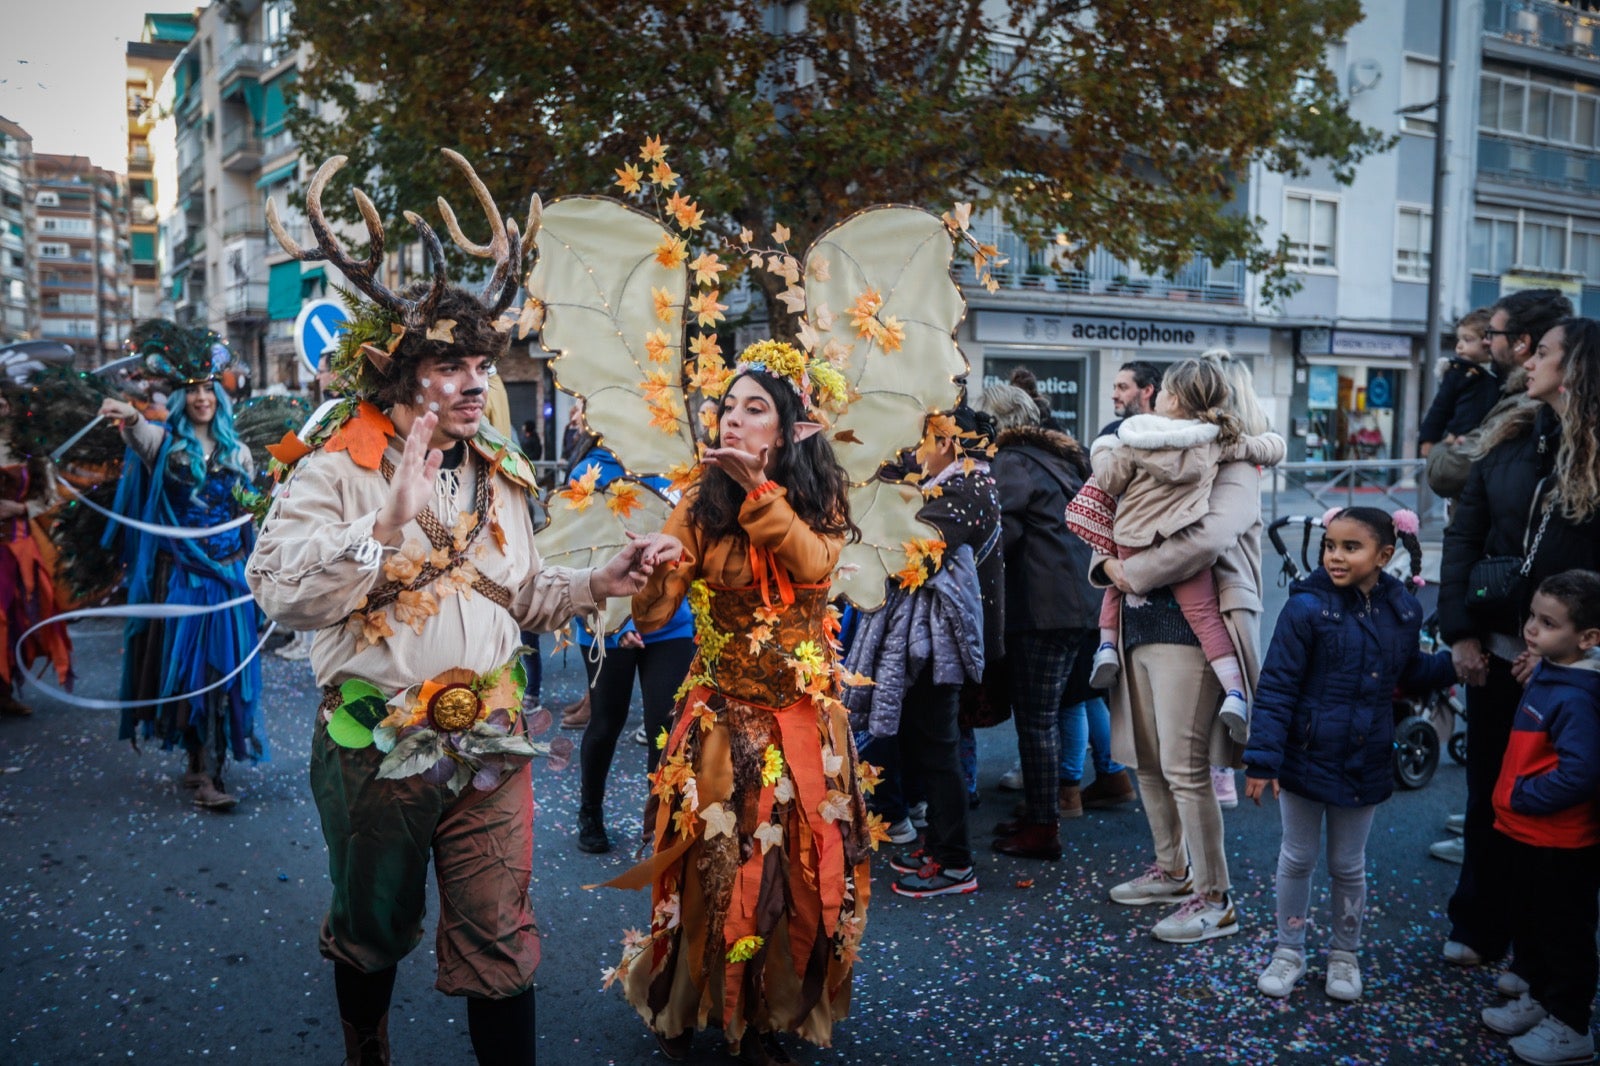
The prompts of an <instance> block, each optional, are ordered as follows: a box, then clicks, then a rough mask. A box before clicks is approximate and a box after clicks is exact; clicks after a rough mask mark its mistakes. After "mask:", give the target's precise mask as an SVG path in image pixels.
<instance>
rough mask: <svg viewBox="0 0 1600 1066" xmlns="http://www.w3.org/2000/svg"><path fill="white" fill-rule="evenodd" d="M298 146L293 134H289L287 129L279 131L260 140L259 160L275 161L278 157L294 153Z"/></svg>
mask: <svg viewBox="0 0 1600 1066" xmlns="http://www.w3.org/2000/svg"><path fill="white" fill-rule="evenodd" d="M299 146H300V145H299V142H297V141H296V140H295V139H294V134H292V133H290V132H289V131H288V129H281V130H279V131H278V132H277V133H274V134H273V135H272V136H270V137H264V138H262V141H261V159H262V161H263V162H265V161H267V160H270V159H276V158H278V157H279V156H280V155H286V154H288V153H289V152H292V151H294V150H295V149H296V148H298V147H299Z"/></svg>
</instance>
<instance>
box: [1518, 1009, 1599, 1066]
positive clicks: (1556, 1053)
mask: <svg viewBox="0 0 1600 1066" xmlns="http://www.w3.org/2000/svg"><path fill="white" fill-rule="evenodd" d="M1511 1050H1512V1051H1513V1052H1514V1053H1515V1054H1516V1056H1517V1058H1519V1059H1521V1060H1522V1061H1523V1062H1532V1063H1535V1064H1537V1066H1562V1064H1565V1063H1580V1062H1590V1061H1592V1060H1593V1059H1594V1037H1593V1036H1591V1035H1590V1034H1589V1033H1588V1032H1582V1033H1580V1032H1578V1031H1577V1030H1576V1029H1571V1028H1568V1027H1567V1025H1566V1023H1564V1022H1562V1021H1559V1020H1558V1019H1555V1018H1546V1019H1544V1021H1542V1022H1540V1023H1539V1024H1538V1025H1536V1026H1534V1027H1533V1028H1532V1029H1530V1030H1529V1031H1528V1032H1526V1033H1524V1034H1523V1035H1521V1036H1517V1037H1512V1038H1511Z"/></svg>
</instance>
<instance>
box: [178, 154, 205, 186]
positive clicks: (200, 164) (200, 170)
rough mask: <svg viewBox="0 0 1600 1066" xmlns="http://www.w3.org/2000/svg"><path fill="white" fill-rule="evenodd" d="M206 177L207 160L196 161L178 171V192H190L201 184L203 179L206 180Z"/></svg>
mask: <svg viewBox="0 0 1600 1066" xmlns="http://www.w3.org/2000/svg"><path fill="white" fill-rule="evenodd" d="M205 175H206V163H205V160H204V159H196V160H195V161H194V162H192V163H190V164H189V165H188V166H186V167H184V168H183V169H182V170H180V171H178V191H179V192H188V191H189V190H190V189H192V188H194V187H195V186H196V185H198V184H200V181H201V179H202V178H204V177H205Z"/></svg>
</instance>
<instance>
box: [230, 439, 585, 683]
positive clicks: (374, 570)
mask: <svg viewBox="0 0 1600 1066" xmlns="http://www.w3.org/2000/svg"><path fill="white" fill-rule="evenodd" d="M387 454H388V456H389V459H390V461H391V462H393V463H394V464H395V465H399V461H400V451H399V448H398V447H396V446H395V442H393V441H391V442H390V446H389V449H388V453H387ZM482 462H483V459H482V458H481V457H480V456H479V455H478V454H477V453H476V452H474V451H473V450H472V449H471V448H470V447H469V448H468V449H467V450H466V458H465V459H464V460H463V462H462V464H461V466H460V468H459V471H460V488H459V490H458V491H457V494H456V506H457V507H458V508H459V509H460V510H461V512H462V513H466V512H469V511H471V510H472V507H473V499H472V497H473V486H474V484H475V481H476V472H477V464H479V463H482ZM492 484H493V488H494V501H493V513H494V518H495V521H497V522H498V524H499V526H500V529H501V531H502V533H503V534H504V537H505V543H504V545H503V546H501V545H499V544H498V543H497V542H496V538H495V537H493V536H492V535H490V533H489V531H488V530H487V529H486V530H485V531H484V533H483V534H482V535H481V536H480V537H479V538H478V541H477V547H476V548H474V549H472V552H471V553H470V554H469V559H470V561H471V562H472V563H473V565H474V566H475V567H476V568H477V570H478V572H479V573H480V574H482V575H483V576H484V577H487V578H489V579H490V580H491V581H494V582H496V583H498V584H500V585H503V586H504V587H505V588H507V589H509V590H510V592H511V608H510V610H509V612H508V611H507V610H506V609H504V608H502V607H500V606H499V605H498V604H496V603H495V602H494V601H492V600H490V599H489V598H488V597H486V596H484V595H483V594H481V593H479V592H474V591H468V592H455V593H444V592H443V591H442V590H441V589H439V588H437V587H436V586H437V584H438V583H437V582H436V583H435V586H430V588H431V589H432V591H433V592H434V593H435V595H436V596H437V599H438V604H439V613H438V614H436V615H433V616H432V617H429V618H427V619H426V620H425V622H424V624H423V628H422V632H421V634H420V635H419V634H418V633H416V632H415V631H414V630H413V629H412V627H411V626H409V625H403V624H401V623H400V622H399V621H397V620H396V619H395V618H394V616H393V608H392V607H391V608H389V626H390V628H391V629H393V630H394V635H393V636H391V637H387V638H385V639H383V640H380V641H379V642H378V643H376V644H372V645H366V644H365V642H364V641H362V640H361V639H360V634H359V632H351V631H350V630H348V629H347V628H346V627H345V624H344V623H345V620H346V619H347V618H348V617H349V615H350V614H351V612H353V611H356V610H359V609H361V608H362V607H363V606H364V602H363V601H364V600H365V598H366V596H367V593H368V592H369V591H371V590H372V589H373V588H374V587H376V586H377V585H380V584H382V583H384V581H385V578H384V575H383V566H382V562H383V560H387V559H389V558H392V557H393V555H394V549H395V548H398V547H400V546H401V545H403V544H405V543H407V542H410V541H416V542H418V544H419V545H421V546H423V547H427V546H428V538H427V535H426V534H425V533H424V532H423V531H422V528H421V526H419V525H418V524H417V523H416V522H415V521H412V522H409V523H407V524H406V525H405V527H404V529H403V530H402V531H401V539H400V543H399V544H395V545H387V546H382V551H383V555H382V560H379V561H377V562H376V563H374V562H373V560H374V558H375V557H376V553H377V552H378V550H379V547H380V546H379V545H378V544H377V542H376V541H375V540H373V538H372V528H373V524H374V522H375V521H376V520H377V516H378V511H379V509H380V508H381V507H382V506H383V503H384V500H385V499H386V498H387V497H388V492H389V485H388V482H387V481H385V480H384V477H383V474H382V473H381V472H379V471H377V470H366V469H363V468H361V467H359V466H357V465H356V464H355V462H354V461H352V460H351V458H350V457H349V455H348V454H347V453H345V452H328V451H323V450H318V451H315V452H313V453H311V454H310V455H308V456H306V457H305V458H304V459H302V460H301V461H300V462H299V464H298V465H297V466H296V467H295V470H294V473H293V475H292V476H291V477H290V478H289V480H288V481H287V482H286V483H285V485H284V486H283V488H282V489H281V490H280V491H279V493H278V496H277V498H276V499H275V500H274V501H273V504H272V508H271V510H270V511H269V512H268V514H267V519H266V522H265V523H263V525H262V527H261V531H260V533H259V535H258V536H257V539H256V547H255V551H254V552H253V553H252V554H251V556H250V561H249V563H248V564H247V565H246V569H245V580H246V581H247V582H248V583H249V585H250V590H251V591H252V592H253V593H254V594H255V597H256V602H257V603H259V604H260V605H261V609H262V610H263V611H265V612H266V614H267V616H268V617H269V618H271V619H273V620H274V621H276V622H278V623H280V624H282V625H285V626H287V627H289V628H291V629H297V630H317V631H318V632H317V636H316V640H315V641H314V643H313V644H312V649H311V666H312V669H313V671H314V672H315V674H316V679H317V683H318V684H319V685H336V684H339V683H340V682H343V681H346V680H348V679H350V678H357V677H359V678H363V679H365V680H367V681H370V682H372V683H373V684H375V685H377V686H378V687H379V688H383V689H388V690H393V691H399V690H400V689H402V688H405V687H407V686H410V685H413V684H416V683H418V682H421V681H425V680H427V679H428V678H431V677H433V676H435V675H436V674H439V673H441V672H443V671H445V670H448V669H451V668H452V667H465V668H466V669H468V670H472V671H473V672H475V673H480V674H481V673H486V672H488V671H490V670H493V669H495V668H496V667H498V666H501V665H503V664H504V663H505V662H506V661H507V660H509V659H510V658H511V656H512V654H513V653H514V652H515V651H516V650H517V648H518V647H519V646H520V645H521V643H522V630H525V629H526V630H537V631H548V630H551V629H554V628H556V627H557V626H560V625H562V624H564V623H565V622H566V621H567V619H569V618H571V617H572V616H573V615H586V616H591V620H592V616H594V615H595V613H596V611H597V610H598V607H599V605H598V604H597V603H596V602H595V598H594V595H593V593H592V592H591V590H590V585H589V582H590V576H591V574H592V573H593V571H592V570H572V569H568V568H566V567H546V566H542V565H540V562H539V554H538V552H537V551H536V550H535V549H534V546H533V524H532V521H531V520H530V518H529V515H528V506H527V494H526V492H525V490H524V489H523V488H522V487H521V486H520V485H518V484H516V483H515V482H512V481H510V480H509V479H507V478H506V477H504V476H502V475H498V474H497V475H496V476H495V477H494V478H493V481H492ZM488 519H489V516H487V515H481V516H480V522H482V523H487V522H488Z"/></svg>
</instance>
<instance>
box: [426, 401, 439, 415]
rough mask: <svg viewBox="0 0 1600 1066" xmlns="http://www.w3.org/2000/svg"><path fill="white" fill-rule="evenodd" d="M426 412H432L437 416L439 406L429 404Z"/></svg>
mask: <svg viewBox="0 0 1600 1066" xmlns="http://www.w3.org/2000/svg"><path fill="white" fill-rule="evenodd" d="M428 410H430V411H432V412H434V413H435V414H437V413H438V411H439V405H438V404H437V403H430V404H429V405H428Z"/></svg>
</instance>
